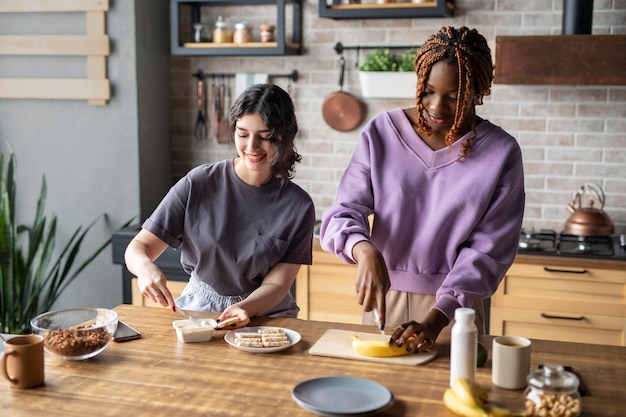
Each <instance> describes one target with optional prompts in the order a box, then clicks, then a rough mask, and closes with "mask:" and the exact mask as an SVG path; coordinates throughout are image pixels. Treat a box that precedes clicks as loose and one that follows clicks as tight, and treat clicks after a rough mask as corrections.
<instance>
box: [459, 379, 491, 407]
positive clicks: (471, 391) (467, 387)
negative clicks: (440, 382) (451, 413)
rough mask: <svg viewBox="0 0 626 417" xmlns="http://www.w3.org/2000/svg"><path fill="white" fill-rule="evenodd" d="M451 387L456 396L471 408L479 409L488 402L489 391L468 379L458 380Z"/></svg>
mask: <svg viewBox="0 0 626 417" xmlns="http://www.w3.org/2000/svg"><path fill="white" fill-rule="evenodd" d="M451 386H452V391H454V393H455V394H456V396H457V397H458V398H459V399H460V400H461V401H463V402H464V403H465V404H467V405H469V406H470V407H478V406H480V404H482V403H483V402H485V401H487V391H485V389H484V388H483V387H481V386H480V385H479V384H478V383H476V382H475V381H472V380H470V379H468V378H457V379H455V380H454V381H452V385H451Z"/></svg>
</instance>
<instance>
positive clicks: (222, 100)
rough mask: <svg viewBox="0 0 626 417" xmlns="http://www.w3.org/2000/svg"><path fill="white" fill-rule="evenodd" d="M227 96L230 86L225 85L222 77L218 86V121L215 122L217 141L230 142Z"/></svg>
mask: <svg viewBox="0 0 626 417" xmlns="http://www.w3.org/2000/svg"><path fill="white" fill-rule="evenodd" d="M229 98H230V88H229V87H228V86H227V85H226V81H225V80H224V78H222V83H221V84H220V88H219V108H218V116H217V118H218V123H217V142H218V143H228V142H230V123H229V120H228V119H229V111H228V110H229V109H228V107H229Z"/></svg>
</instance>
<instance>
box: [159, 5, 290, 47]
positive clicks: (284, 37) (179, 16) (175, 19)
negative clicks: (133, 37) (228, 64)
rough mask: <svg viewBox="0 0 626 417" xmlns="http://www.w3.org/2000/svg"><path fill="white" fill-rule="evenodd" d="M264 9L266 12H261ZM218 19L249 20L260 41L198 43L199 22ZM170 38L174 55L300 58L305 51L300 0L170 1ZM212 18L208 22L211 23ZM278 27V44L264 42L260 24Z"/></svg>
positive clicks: (231, 20)
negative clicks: (195, 36)
mask: <svg viewBox="0 0 626 417" xmlns="http://www.w3.org/2000/svg"><path fill="white" fill-rule="evenodd" d="M260 10H262V11H263V13H257V11H260ZM270 11H271V16H270V15H269V13H270ZM218 16H223V17H225V18H227V19H229V20H230V22H231V24H232V23H234V22H235V21H246V22H247V23H249V24H250V25H251V26H252V28H253V34H254V37H255V40H256V41H253V42H246V43H241V44H239V43H233V42H227V43H216V42H208V41H207V42H204V41H202V42H194V29H193V26H194V24H196V23H200V22H202V23H205V22H209V25H208V26H209V27H208V30H209V31H212V29H213V23H214V22H215V19H216V18H217V17H218ZM170 19H171V24H170V38H171V52H172V55H186V56H207V55H211V56H254V55H299V54H300V53H301V48H302V44H301V43H302V5H301V4H300V0H201V1H200V0H198V1H190V0H170ZM207 19H208V20H207ZM261 23H266V24H271V25H274V26H275V27H276V29H275V41H274V42H261V41H260V39H259V31H258V28H259V25H260V24H261Z"/></svg>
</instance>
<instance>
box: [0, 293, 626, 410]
mask: <svg viewBox="0 0 626 417" xmlns="http://www.w3.org/2000/svg"><path fill="white" fill-rule="evenodd" d="M115 310H116V311H117V312H118V313H119V317H120V319H121V320H123V321H125V322H127V323H128V324H130V325H131V326H133V327H135V328H137V329H138V330H140V331H141V332H142V333H143V338H142V339H140V340H134V341H130V342H125V343H111V344H110V345H109V347H107V349H106V350H105V351H104V352H102V353H101V354H100V355H99V356H97V357H95V358H93V359H90V360H86V361H64V360H61V359H57V358H55V357H53V356H52V355H50V354H48V353H46V358H45V359H46V384H45V386H42V387H39V388H35V389H30V390H17V389H13V388H10V387H9V386H8V383H6V381H4V380H0V415H2V416H3V417H13V416H24V417H26V416H28V417H37V416H64V417H73V416H76V417H78V416H80V417H84V416H115V417H119V416H132V417H140V416H149V417H158V416H164V417H178V416H184V417H187V416H190V417H191V416H206V417H209V416H211V417H215V416H233V417H242V416H255V417H257V416H272V417H273V416H312V415H313V414H312V413H310V412H308V411H306V410H304V409H302V408H300V407H299V406H298V405H297V404H296V403H295V401H294V400H293V399H292V398H291V389H292V388H293V387H294V386H295V385H296V384H298V383H299V382H301V381H304V380H307V379H309V378H315V377H322V376H335V375H349V376H355V377H362V378H367V379H371V380H374V381H377V382H379V383H381V384H383V385H385V386H386V387H388V388H389V389H390V390H391V391H392V392H393V394H394V397H395V402H394V405H393V407H391V408H390V409H388V410H387V411H386V412H384V413H383V414H382V415H384V416H428V417H437V416H442V417H446V416H447V417H453V416H454V415H453V414H452V413H451V412H449V411H448V410H447V409H446V408H445V406H444V405H443V402H442V397H443V392H444V390H445V389H446V387H447V386H448V383H449V366H450V363H449V338H448V336H447V335H446V334H443V335H442V336H441V337H440V340H439V341H438V343H437V347H438V349H439V355H438V357H437V358H436V359H435V360H433V361H432V362H429V363H427V364H425V365H420V366H406V365H396V364H391V365H390V364H379V363H373V362H365V361H355V360H348V359H338V358H329V357H320V356H312V355H310V354H309V353H308V350H309V348H311V346H313V344H315V342H316V341H317V340H318V339H319V338H320V337H321V336H322V335H323V334H324V332H325V331H326V330H327V329H330V328H334V329H346V330H353V331H367V332H370V331H372V329H371V328H370V327H369V326H361V325H353V324H339V323H328V322H316V321H307V320H298V319H270V318H255V319H254V320H253V322H252V325H271V326H280V327H285V328H289V329H292V330H296V331H298V332H299V333H300V334H301V335H302V340H301V341H300V343H298V344H297V345H295V346H293V347H291V348H290V349H288V350H285V351H282V352H277V353H268V354H255V353H248V352H242V351H239V350H237V349H235V348H233V347H232V346H230V345H228V344H227V343H226V342H225V341H224V340H223V335H224V333H225V332H224V331H220V332H217V333H216V336H215V337H214V338H213V340H211V341H210V342H204V343H194V344H189V343H188V344H184V343H180V342H179V341H178V340H177V338H176V334H175V332H174V330H173V328H172V326H171V322H172V321H173V320H177V319H179V318H180V317H179V316H178V315H177V314H175V313H173V312H172V311H170V310H167V309H164V308H150V307H137V306H131V305H122V306H119V307H117V308H116V309H115ZM194 315H195V316H196V317H215V314H210V313H197V314H194ZM482 342H483V343H485V345H486V346H487V347H488V349H489V351H490V357H491V337H490V336H484V338H483V339H482ZM532 352H533V353H532V364H531V366H532V368H533V369H535V368H537V366H538V365H539V364H543V363H547V362H556V363H561V364H563V365H570V366H573V367H574V368H575V369H576V370H578V371H579V372H580V373H581V374H582V375H583V378H584V381H585V383H586V385H587V386H588V388H589V390H590V391H591V394H592V395H591V396H589V397H583V409H584V412H583V415H584V416H602V417H606V416H624V413H625V412H626V388H625V385H624V382H625V381H626V347H618V346H603V345H591V344H574V343H563V342H552V341H543V340H534V341H533V347H532ZM477 380H478V382H479V383H480V384H482V385H483V386H485V387H486V388H487V389H488V391H489V393H490V402H492V403H493V404H496V405H500V406H506V407H509V408H514V407H521V404H522V398H523V391H521V390H520V391H507V390H503V389H499V388H497V387H494V386H493V385H492V384H491V361H490V360H489V361H488V362H487V363H486V365H485V366H484V367H481V368H479V369H478V375H477Z"/></svg>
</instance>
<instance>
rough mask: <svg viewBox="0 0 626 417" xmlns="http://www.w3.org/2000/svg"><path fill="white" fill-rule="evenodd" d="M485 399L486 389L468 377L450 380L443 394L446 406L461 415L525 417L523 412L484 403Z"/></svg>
mask: <svg viewBox="0 0 626 417" xmlns="http://www.w3.org/2000/svg"><path fill="white" fill-rule="evenodd" d="M448 391H451V393H449V392H448ZM486 401H487V391H486V390H485V389H484V388H483V387H482V386H481V385H480V384H478V383H477V382H475V381H472V380H470V379H468V378H457V379H455V380H454V381H452V385H451V388H448V389H447V390H446V392H445V393H444V396H443V402H444V404H445V405H446V407H448V408H449V409H450V411H452V412H454V413H456V414H458V415H460V416H462V417H477V416H487V417H526V414H524V413H519V412H515V411H511V410H507V409H506V408H500V407H495V406H491V405H487V404H484V403H485V402H486ZM459 403H460V404H459Z"/></svg>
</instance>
